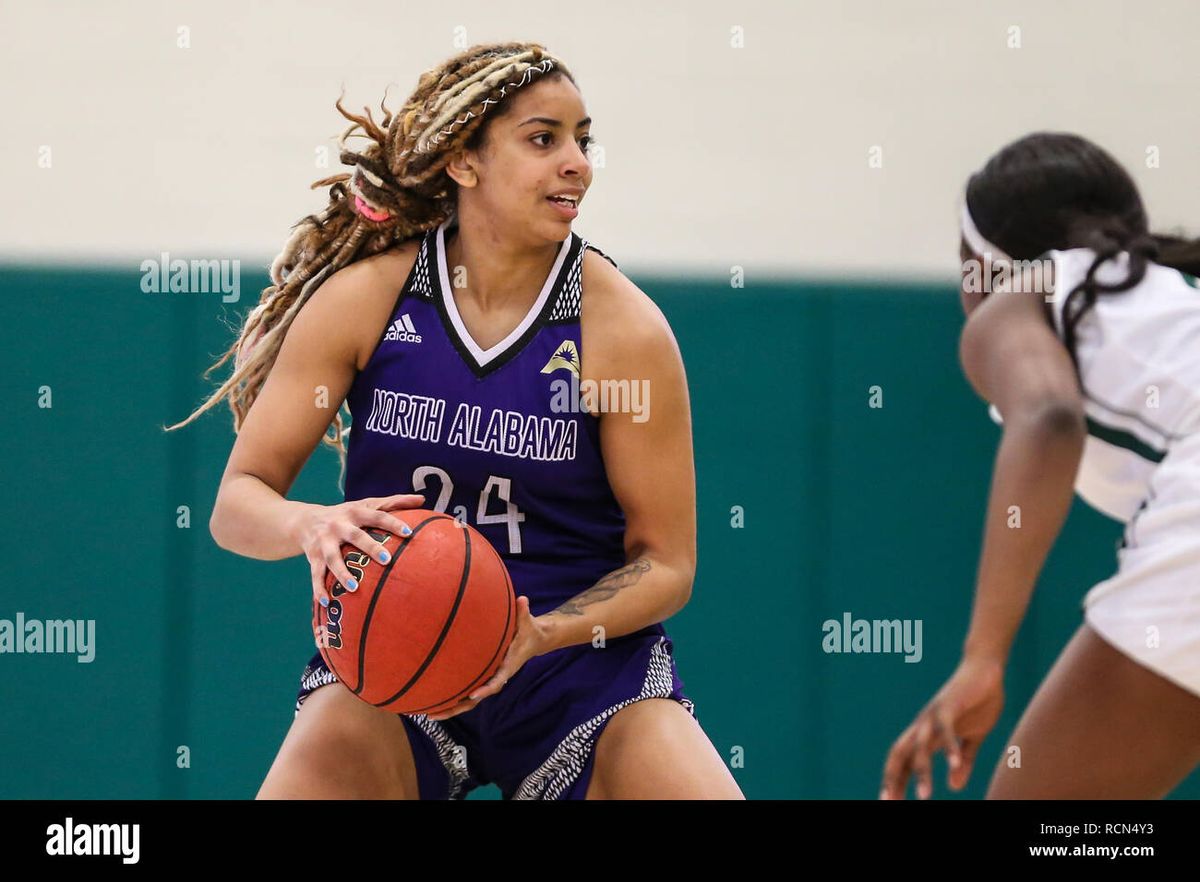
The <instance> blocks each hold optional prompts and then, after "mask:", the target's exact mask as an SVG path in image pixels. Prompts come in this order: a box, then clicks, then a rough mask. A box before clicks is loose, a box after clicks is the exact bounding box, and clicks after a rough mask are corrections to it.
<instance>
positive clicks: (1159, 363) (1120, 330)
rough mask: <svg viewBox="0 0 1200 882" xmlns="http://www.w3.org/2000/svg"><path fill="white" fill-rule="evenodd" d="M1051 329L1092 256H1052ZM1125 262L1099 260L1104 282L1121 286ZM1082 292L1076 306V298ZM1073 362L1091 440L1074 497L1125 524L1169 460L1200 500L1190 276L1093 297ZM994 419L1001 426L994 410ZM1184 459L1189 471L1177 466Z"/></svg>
mask: <svg viewBox="0 0 1200 882" xmlns="http://www.w3.org/2000/svg"><path fill="white" fill-rule="evenodd" d="M1047 256H1049V257H1051V258H1053V260H1054V294H1053V296H1052V299H1051V301H1050V305H1051V307H1052V312H1053V316H1054V329H1055V332H1056V333H1057V334H1058V336H1059V338H1060V339H1062V338H1063V307H1064V304H1065V303H1066V300H1067V296H1068V295H1069V294H1070V293H1071V290H1072V289H1073V288H1074V287H1075V286H1076V285H1077V284H1078V283H1079V282H1080V281H1082V280H1083V278H1084V277H1085V276H1086V275H1087V271H1088V268H1089V267H1090V266H1091V264H1092V261H1093V260H1094V259H1095V253H1094V252H1093V251H1091V250H1089V249H1087V248H1075V249H1071V250H1068V251H1050V252H1047ZM1128 259H1129V255H1128V254H1125V253H1122V254H1120V255H1119V256H1118V257H1117V258H1114V259H1112V260H1109V261H1105V262H1104V263H1103V264H1102V265H1101V266H1100V267H1099V268H1098V269H1097V271H1096V278H1097V279H1098V280H1099V281H1101V282H1119V281H1121V280H1123V279H1124V278H1125V276H1126V273H1127V268H1128ZM1082 296H1083V294H1082V292H1081V293H1080V294H1079V295H1078V297H1077V298H1076V300H1077V302H1078V299H1079V298H1080V297H1082ZM1075 353H1076V358H1077V360H1078V364H1079V374H1080V385H1081V387H1082V389H1083V396H1084V411H1085V414H1086V418H1087V428H1088V435H1087V441H1086V444H1085V447H1084V452H1083V459H1082V461H1081V463H1080V466H1079V473H1078V475H1077V477H1076V481H1075V490H1076V492H1078V493H1079V495H1080V496H1081V497H1083V499H1084V500H1085V501H1087V502H1088V504H1089V505H1091V506H1092V507H1094V508H1096V509H1098V510H1100V511H1101V512H1103V513H1105V514H1107V515H1109V516H1110V517H1113V518H1115V519H1117V520H1120V521H1126V522H1127V521H1129V519H1130V518H1131V517H1132V516H1133V515H1134V514H1135V513H1136V512H1137V510H1138V509H1139V508H1140V507H1141V506H1142V505H1143V504H1145V503H1146V502H1147V501H1148V499H1149V496H1150V495H1151V494H1150V490H1151V478H1152V477H1153V475H1154V473H1155V472H1156V470H1158V468H1159V465H1160V463H1162V462H1163V460H1164V459H1165V458H1166V456H1167V454H1168V453H1174V454H1175V455H1174V456H1172V463H1173V464H1176V467H1178V465H1180V464H1182V465H1184V466H1185V468H1184V471H1183V472H1182V474H1185V475H1188V476H1192V475H1194V476H1195V477H1196V479H1197V492H1198V493H1200V289H1198V288H1197V282H1196V279H1195V278H1194V277H1191V276H1187V275H1185V274H1183V273H1180V272H1179V271H1177V270H1173V269H1170V268H1168V267H1163V266H1159V265H1157V264H1150V265H1148V266H1147V269H1146V276H1145V278H1144V279H1143V280H1142V281H1141V282H1140V283H1139V284H1137V285H1136V286H1134V287H1133V288H1130V289H1129V290H1127V291H1120V292H1117V293H1100V294H1098V296H1097V298H1096V303H1095V305H1094V306H1093V307H1091V308H1090V309H1089V310H1088V311H1087V312H1086V313H1085V314H1084V316H1083V318H1082V319H1080V321H1079V324H1078V325H1076V328H1075ZM990 413H991V416H992V419H993V420H995V421H996V422H1001V416H1000V413H999V411H998V410H997V408H996V407H995V405H992V406H991V408H990ZM1180 460H1186V461H1187V462H1186V463H1180Z"/></svg>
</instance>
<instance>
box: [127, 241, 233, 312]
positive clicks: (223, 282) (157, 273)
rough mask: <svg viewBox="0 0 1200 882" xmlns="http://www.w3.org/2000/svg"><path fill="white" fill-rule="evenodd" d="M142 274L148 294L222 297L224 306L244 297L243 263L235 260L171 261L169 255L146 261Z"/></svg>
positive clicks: (164, 253) (143, 285) (143, 262)
mask: <svg viewBox="0 0 1200 882" xmlns="http://www.w3.org/2000/svg"><path fill="white" fill-rule="evenodd" d="M139 269H141V271H142V291H144V292H145V293H147V294H167V293H171V294H209V293H212V294H220V295H222V296H221V300H222V302H224V303H236V302H237V301H238V299H239V298H240V297H241V296H242V262H241V261H240V260H237V259H233V260H215V259H213V260H183V259H182V258H176V259H174V260H172V259H171V255H170V253H169V252H166V251H164V252H162V254H160V255H159V256H158V257H157V258H147V259H146V260H143V261H142V264H141V266H140V267H139Z"/></svg>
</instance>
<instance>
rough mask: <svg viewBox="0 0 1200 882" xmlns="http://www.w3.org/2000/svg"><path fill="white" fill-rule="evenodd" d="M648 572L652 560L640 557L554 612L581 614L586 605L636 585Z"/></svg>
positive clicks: (572, 614) (569, 614)
mask: <svg viewBox="0 0 1200 882" xmlns="http://www.w3.org/2000/svg"><path fill="white" fill-rule="evenodd" d="M648 572H650V561H648V560H646V559H645V558H641V557H639V558H638V559H637V560H635V561H634V562H633V563H631V564H629V565H627V566H624V567H621V569H619V570H613V571H612V572H611V573H609V574H608V575H607V576H605V577H604V578H603V579H601V580H600V581H599V582H597V583H596V584H595V585H593V586H592V587H591V588H589V589H587V590H586V591H584V592H583V593H581V594H576V595H575V596H574V597H572V598H571V599H570V600H568V601H567V602H566V603H564V604H563V605H562V606H560V607H559V608H558V609H556V610H554V612H556V613H560V614H562V615H565V616H581V615H583V608H584V607H585V606H591V605H592V604H594V603H600V602H601V601H604V600H608V599H609V598H610V597H612V596H613V595H615V594H616V593H617V592H618V591H620V590H621V589H622V588H628V587H629V586H631V585H636V584H637V583H638V582H640V581H641V580H642V576H644V575H645V574H646V573H648Z"/></svg>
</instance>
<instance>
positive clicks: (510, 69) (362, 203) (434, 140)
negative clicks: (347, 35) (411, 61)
mask: <svg viewBox="0 0 1200 882" xmlns="http://www.w3.org/2000/svg"><path fill="white" fill-rule="evenodd" d="M532 55H533V52H532V51H528V52H523V53H520V54H519V55H516V56H506V57H502V58H499V59H497V60H496V61H494V62H492V63H491V64H490V65H489V66H488V67H487V68H485V69H484V70H483V74H484V82H489V81H492V82H493V83H494V82H496V81H499V80H502V79H504V78H505V77H508V76H512V75H514V74H515V73H516V72H517V71H518V70H522V65H524V67H523V72H522V73H521V76H520V78H519V79H518V80H516V81H514V82H508V83H505V84H504V85H503V86H501V87H500V98H504V97H505V96H506V95H507V94H508V90H509V89H519V88H520V87H521V86H524V85H525V84H526V83H528V82H529V81H530V80H531V79H532V78H533V74H540V73H546V72H547V71H549V70H550V69H551V68H552V67H554V65H555V63H556V61H557V59H555V58H553V57H550V56H547V55H546V54H545V53H544V52H543V53H542V56H543V57H542V60H541V61H539V62H536V63H533V64H529V63H527V62H525V61H524V59H527V58H530V57H531V56H532ZM468 85H470V84H469V83H462V84H460V85H458V86H456V87H454V88H452V89H450V90H448V91H447V92H446V93H444V94H442V95H441V96H439V98H438V100H437V102H436V103H435V104H434V105H433V107H432V108H431V112H433V113H436V114H438V116H436V117H435V118H434V119H433V120H432V122H431V127H432V128H435V129H437V128H438V126H441V125H443V124H444V123H447V122H449V125H446V127H445V128H442V129H440V130H438V131H436V132H435V133H434V134H433V135H427V134H422V135H421V137H420V138H418V139H417V143H416V145H415V146H414V147H413V148H412V149H411V150H403V151H401V152H400V157H401V158H402V157H404V156H407V155H408V154H410V153H428V152H429V151H430V150H431V149H432V148H433V147H435V146H437V144H438V143H439V142H440V141H441V139H442V138H444V137H446V136H447V135H449V134H451V133H452V132H453V131H454V130H455V129H456V128H458V127H459V126H461V125H463V124H465V123H467V122H469V121H470V120H472V119H474V118H475V117H476V116H481V115H483V114H484V113H486V112H487V109H488V107H490V106H491V105H494V104H499V103H500V98H485V99H483V106H482V107H481V108H480V110H479V113H478V114H476V113H475V112H474V111H471V110H468V111H467V112H466V113H465V114H463V116H462V117H461V118H455V114H456V110H455V107H454V105H455V104H458V103H461V100H462V99H461V98H460V93H461V92H463V91H465V88H466V87H467V86H468ZM443 105H449V106H448V107H443ZM341 142H342V146H343V149H344V146H345V145H344V142H345V136H343V138H342V139H341ZM362 178H366V180H368V181H369V182H370V183H372V184H373V185H375V186H376V187H379V188H383V186H384V184H383V181H381V180H380V179H379V177H378V176H377V175H375V174H373V173H372V172H371V170H370V169H367V168H364V167H363V166H362V165H357V166H356V167H355V171H354V174H353V175H352V176H351V180H350V192H352V193H353V194H354V208H355V210H356V211H357V212H358V213H359V214H360V215H362V216H363V217H365V218H366V219H367V220H370V221H374V222H375V223H383V222H384V221H387V220H389V219H390V218H391V216H392V215H391V212H390V211H388V210H387V209H386V208H380V207H379V206H377V205H373V204H372V203H371V202H369V201H368V200H367V199H366V198H365V197H364V196H363V192H362V187H361V186H360V181H361V179H362Z"/></svg>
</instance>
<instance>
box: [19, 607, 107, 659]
mask: <svg viewBox="0 0 1200 882" xmlns="http://www.w3.org/2000/svg"><path fill="white" fill-rule="evenodd" d="M5 652H14V653H24V652H29V653H43V652H49V653H74V654H75V655H77V656H78V657H77V658H76V659H75V661H77V662H79V663H80V664H88V663H90V662H91V661H92V659H94V658H95V657H96V620H95V619H47V620H45V621H43V620H41V619H27V618H25V613H23V612H18V613H17V616H16V619H15V620H13V619H0V653H5Z"/></svg>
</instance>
